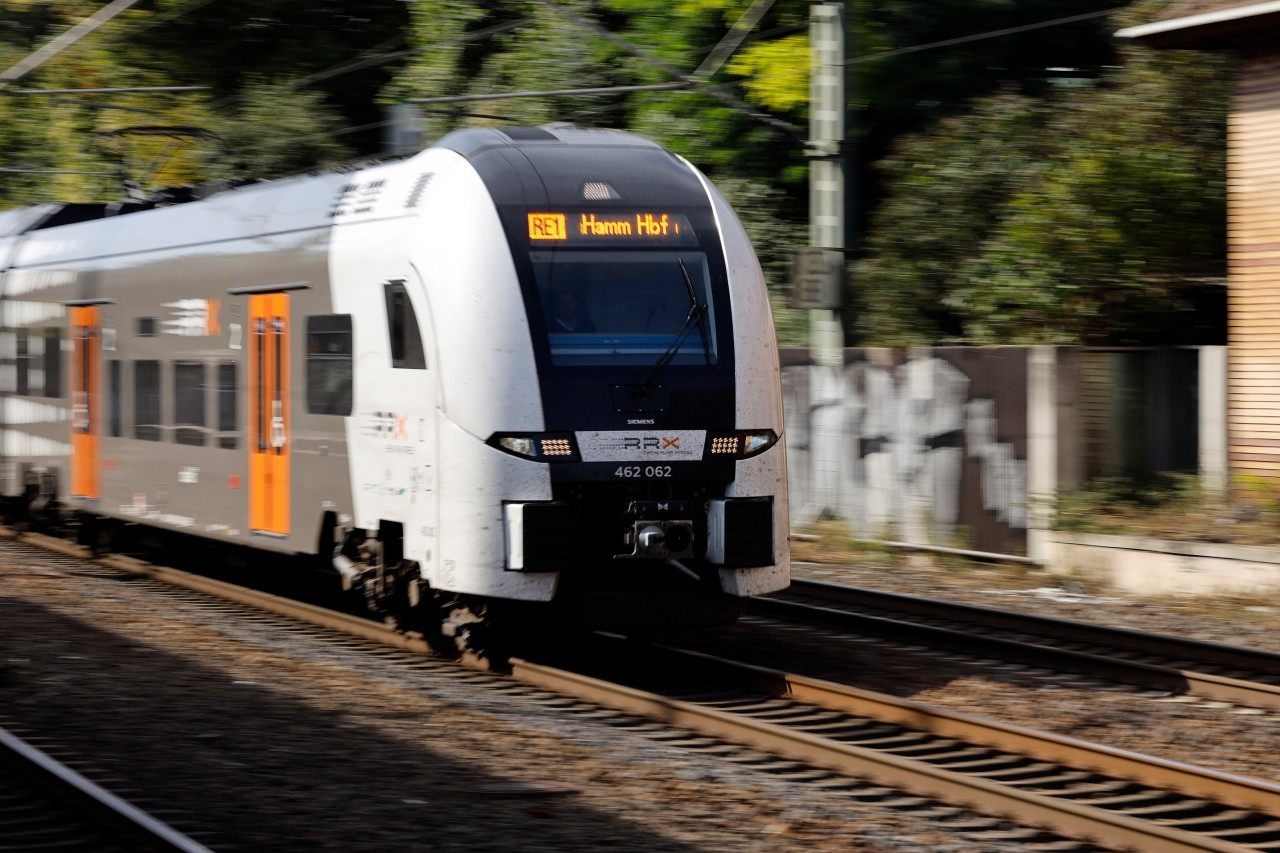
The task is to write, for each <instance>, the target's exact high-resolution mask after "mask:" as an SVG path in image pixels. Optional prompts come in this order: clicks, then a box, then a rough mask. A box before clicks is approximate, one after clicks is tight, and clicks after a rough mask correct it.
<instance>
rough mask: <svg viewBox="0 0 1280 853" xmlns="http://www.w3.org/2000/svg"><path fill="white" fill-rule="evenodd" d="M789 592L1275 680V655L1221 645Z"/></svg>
mask: <svg viewBox="0 0 1280 853" xmlns="http://www.w3.org/2000/svg"><path fill="white" fill-rule="evenodd" d="M790 591H791V592H794V593H797V594H799V595H817V596H819V597H821V598H825V599H830V600H834V601H840V602H842V603H847V604H851V605H855V606H858V607H877V608H883V609H887V610H897V611H901V612H904V613H912V614H918V615H920V616H933V617H937V618H941V619H953V620H957V621H964V622H974V623H980V624H983V625H988V626H990V627H993V628H1004V629H1008V630H1011V631H1022V632H1026V633H1040V634H1044V635H1046V636H1051V637H1055V638H1061V639H1066V640H1071V641H1074V642H1081V643H1094V644H1097V645H1100V646H1111V647H1115V648H1124V649H1126V650H1128V651H1132V652H1137V653H1142V654H1152V655H1159V656H1161V657H1167V658H1171V659H1175V660H1177V659H1185V660H1195V661H1203V662H1205V663H1212V664H1215V665H1217V666H1221V667H1229V668H1235V669H1249V670H1256V671H1258V672H1264V673H1267V674H1270V675H1275V676H1277V677H1280V654H1276V653H1275V652H1266V651H1262V650H1260V649H1251V648H1248V647H1245V646H1231V645H1227V644H1225V643H1214V642H1209V641H1206V640H1192V639H1187V638H1184V637H1171V636H1168V635H1165V634H1149V633H1146V632H1144V631H1135V630H1133V629H1130V628H1113V627H1107V626H1104V625H1095V624H1090V623H1088V622H1077V621H1074V620H1071V619H1058V618H1054V617H1052V616H1037V615H1035V614H1031V613H1016V612H1013V611H1008V610H999V609H996V608H994V607H982V606H980V605H976V604H960V603H958V602H953V601H943V600H939V599H932V598H924V597H921V596H915V595H906V594H903V593H897V592H883V591H881V590H873V589H866V588H863V587H856V586H843V585H841V584H833V583H827V582H825V581H815V580H806V579H803V578H793V579H792V581H791V590H790Z"/></svg>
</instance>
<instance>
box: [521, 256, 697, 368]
mask: <svg viewBox="0 0 1280 853" xmlns="http://www.w3.org/2000/svg"><path fill="white" fill-rule="evenodd" d="M530 260H532V261H533V270H534V278H535V281H536V282H537V286H538V299H539V301H540V302H541V305H542V313H543V316H544V317H545V318H546V333H547V340H548V342H549V343H550V346H551V361H552V363H553V364H556V365H606V364H607V365H617V364H635V365H643V364H653V363H654V362H656V361H658V360H659V359H662V358H663V357H664V355H665V354H666V353H667V351H668V350H669V349H671V348H672V347H673V346H675V347H677V348H676V349H675V350H674V353H673V354H672V356H671V358H670V363H671V364H707V363H710V364H715V363H716V337H715V306H714V305H713V300H712V298H711V291H710V288H709V287H708V279H709V273H708V269H707V259H706V256H705V255H704V254H702V253H701V252H696V251H687V252H666V251H607V252H599V251H597V252H574V251H569V252H566V251H557V252H546V251H535V252H530ZM690 291H692V297H691V295H690ZM695 300H696V302H697V303H698V304H699V305H705V306H706V311H705V314H704V316H702V317H701V318H699V317H698V314H697V312H694V311H692V310H691V309H692V308H693V305H694V301H695ZM704 334H705V335H706V337H705V338H704ZM682 337H683V340H681V338H682ZM677 341H680V343H679V344H678V345H677Z"/></svg>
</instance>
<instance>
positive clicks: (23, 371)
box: [14, 329, 31, 397]
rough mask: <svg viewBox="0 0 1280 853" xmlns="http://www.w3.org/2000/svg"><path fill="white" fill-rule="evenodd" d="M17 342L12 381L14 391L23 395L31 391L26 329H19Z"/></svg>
mask: <svg viewBox="0 0 1280 853" xmlns="http://www.w3.org/2000/svg"><path fill="white" fill-rule="evenodd" d="M16 344H17V350H16V353H17V368H18V370H17V373H18V375H17V377H16V381H15V383H14V391H15V392H16V393H17V394H18V395H19V396H23V397H25V396H26V395H27V394H30V393H31V378H30V371H31V352H30V347H31V342H30V339H29V337H28V333H27V330H26V329H19V330H18V336H17V340H16Z"/></svg>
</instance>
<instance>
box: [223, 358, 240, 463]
mask: <svg viewBox="0 0 1280 853" xmlns="http://www.w3.org/2000/svg"><path fill="white" fill-rule="evenodd" d="M237 414H238V412H237V410H236V363H235V362H234V361H224V362H222V363H221V364H219V365H218V446H219V447H221V448H223V449H224V450H235V448H236V443H237V441H236V440H237V436H238V434H237V429H238V426H237V423H236V416H237Z"/></svg>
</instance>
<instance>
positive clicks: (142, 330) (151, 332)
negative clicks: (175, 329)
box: [138, 317, 156, 338]
mask: <svg viewBox="0 0 1280 853" xmlns="http://www.w3.org/2000/svg"><path fill="white" fill-rule="evenodd" d="M155 336H156V318H155V317H139V318H138V337H140V338H154V337H155Z"/></svg>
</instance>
